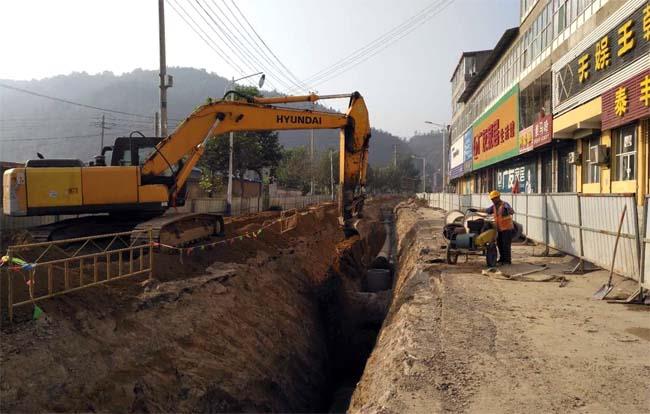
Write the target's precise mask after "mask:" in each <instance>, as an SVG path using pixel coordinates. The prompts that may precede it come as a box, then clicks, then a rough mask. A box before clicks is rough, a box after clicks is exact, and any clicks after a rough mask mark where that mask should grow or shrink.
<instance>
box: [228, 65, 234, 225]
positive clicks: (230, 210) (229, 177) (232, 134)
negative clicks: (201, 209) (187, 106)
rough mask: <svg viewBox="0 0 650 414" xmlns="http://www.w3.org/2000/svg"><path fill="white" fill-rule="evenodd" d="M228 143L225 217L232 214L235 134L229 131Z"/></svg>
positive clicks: (232, 95)
mask: <svg viewBox="0 0 650 414" xmlns="http://www.w3.org/2000/svg"><path fill="white" fill-rule="evenodd" d="M234 84H235V78H234V77H233V78H232V83H231V85H234ZM230 100H231V101H234V100H235V94H232V93H231V94H230ZM229 137H230V141H229V144H228V190H227V193H226V215H228V216H229V215H231V214H232V170H233V166H232V163H233V145H234V140H235V134H234V132H233V131H230V134H229Z"/></svg>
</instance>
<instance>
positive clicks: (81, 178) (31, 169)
mask: <svg viewBox="0 0 650 414" xmlns="http://www.w3.org/2000/svg"><path fill="white" fill-rule="evenodd" d="M230 94H235V96H237V97H238V99H236V100H227V97H228V96H229V95H230ZM335 98H349V100H350V103H349V107H348V111H347V113H345V114H341V113H330V112H320V111H312V110H306V109H296V108H291V107H282V106H276V104H290V103H299V102H315V101H318V100H322V99H335ZM297 129H340V131H341V132H340V139H339V145H340V154H341V155H340V157H339V158H340V164H339V172H340V174H339V176H340V185H339V194H338V200H339V215H340V222H341V224H342V225H343V230H344V233H345V234H346V236H350V235H353V234H356V230H355V220H356V219H357V218H360V217H361V213H362V210H363V201H364V198H365V189H364V187H365V182H366V170H367V163H368V143H369V139H370V124H369V119H368V110H367V108H366V105H365V102H364V100H363V97H362V96H361V95H360V94H359V93H358V92H354V93H352V94H343V95H325V96H318V95H315V94H311V95H306V96H286V97H274V98H260V97H251V96H247V95H243V94H241V93H239V92H237V91H229V92H228V93H226V94H225V95H224V97H223V99H222V100H218V101H215V102H210V103H207V104H205V105H202V106H200V107H198V108H197V109H196V110H195V111H194V112H193V113H192V114H191V115H189V116H188V117H187V118H186V119H185V120H184V121H183V122H182V123H181V124H180V125H179V126H178V127H177V129H176V130H175V131H174V132H173V133H172V134H171V135H169V136H168V137H166V138H164V139H156V138H146V137H140V138H138V137H133V134H132V136H131V137H128V138H127V137H122V138H118V139H116V141H115V143H114V145H113V146H112V147H105V148H103V149H102V154H101V155H99V156H97V157H95V162H93V163H90V165H84V163H83V162H81V161H80V160H76V159H47V158H46V159H34V160H29V161H27V162H26V164H25V166H24V167H20V168H13V169H9V170H7V171H5V173H4V176H3V189H4V196H3V211H4V213H5V214H7V215H10V216H39V215H53V214H54V215H66V214H77V215H85V216H82V217H78V218H73V219H67V220H62V221H59V222H56V223H53V224H51V225H45V226H40V227H37V228H34V229H32V231H31V233H32V236H33V238H34V239H35V240H38V241H43V240H60V239H67V238H72V237H82V236H85V235H91V234H102V233H111V232H117V231H128V230H131V229H144V228H152V229H153V232H154V237H155V238H156V240H157V241H158V242H160V243H163V244H168V245H173V246H181V245H187V244H188V243H192V242H195V241H197V240H201V239H205V238H207V237H210V236H211V235H215V234H221V233H223V230H224V226H223V218H222V217H221V216H220V215H217V214H206V213H175V212H174V209H173V207H174V206H180V205H182V204H183V203H184V201H185V200H184V198H185V194H184V193H185V182H186V180H187V179H188V177H189V176H190V173H191V171H192V168H193V167H195V165H196V164H197V162H198V161H199V159H200V158H201V155H202V154H203V152H204V151H205V146H206V143H207V142H208V140H209V139H211V138H213V137H215V136H218V135H221V134H224V133H227V132H230V131H277V130H297ZM108 151H110V152H111V161H110V163H108V165H107V163H106V159H105V158H106V157H105V154H106V153H107V152H108ZM99 213H103V214H99Z"/></svg>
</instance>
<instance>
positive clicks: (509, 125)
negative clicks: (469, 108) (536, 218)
mask: <svg viewBox="0 0 650 414" xmlns="http://www.w3.org/2000/svg"><path fill="white" fill-rule="evenodd" d="M472 134H473V136H472V170H473V171H475V176H476V179H475V185H474V188H475V192H481V193H485V192H489V191H491V190H493V189H494V188H496V185H497V172H498V169H497V168H496V164H497V163H500V162H502V161H504V160H508V159H511V158H513V157H517V156H518V155H519V87H518V86H514V87H513V88H512V89H510V90H509V91H508V92H507V93H506V94H505V95H504V96H503V97H502V98H501V99H500V100H499V101H497V102H496V103H495V104H494V105H493V106H492V107H491V108H490V109H488V110H487V111H486V112H485V114H483V116H481V117H480V118H479V119H477V120H476V122H475V123H474V125H473V127H472ZM477 189H478V191H477Z"/></svg>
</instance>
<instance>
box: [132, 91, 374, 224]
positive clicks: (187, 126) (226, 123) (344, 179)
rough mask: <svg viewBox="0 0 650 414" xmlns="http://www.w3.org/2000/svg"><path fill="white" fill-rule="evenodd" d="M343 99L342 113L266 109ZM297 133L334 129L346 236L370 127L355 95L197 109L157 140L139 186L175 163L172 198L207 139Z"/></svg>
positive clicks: (357, 211) (359, 198)
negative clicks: (346, 99)
mask: <svg viewBox="0 0 650 414" xmlns="http://www.w3.org/2000/svg"><path fill="white" fill-rule="evenodd" d="M341 97H349V98H350V104H349V107H348V111H347V113H346V114H340V113H329V112H320V111H311V110H303V109H294V108H283V107H276V106H272V104H281V103H294V102H315V101H317V100H320V99H328V98H341ZM297 129H339V130H340V131H341V132H340V140H339V146H340V154H341V155H340V157H339V160H340V161H339V173H340V174H339V177H340V179H339V181H340V182H339V184H340V185H339V212H340V215H341V218H342V221H343V223H344V226H345V228H346V233H348V232H352V229H353V223H352V220H353V219H354V217H355V216H356V217H360V215H361V212H362V209H363V200H364V187H365V184H366V171H367V164H368V142H369V139H370V123H369V119H368V110H367V108H366V105H365V102H364V100H363V98H362V97H361V95H360V94H359V93H358V92H355V93H353V94H351V95H330V96H317V95H306V96H289V97H279V98H247V99H246V100H243V101H241V100H240V101H226V100H220V101H216V102H212V103H208V104H205V105H203V106H200V107H199V108H197V109H196V110H195V111H194V112H193V113H192V114H191V115H190V116H189V117H188V118H187V119H185V121H183V122H182V123H181V125H179V126H178V128H177V129H176V131H174V133H172V134H171V135H170V136H169V137H167V138H166V139H164V140H163V141H161V142H160V143H159V144H158V146H157V147H156V150H155V151H154V152H153V153H152V154H151V155H150V156H149V158H148V159H147V160H146V161H145V163H144V164H143V166H142V170H141V177H142V182H143V184H144V183H146V182H147V180H148V178H150V177H157V176H159V175H161V174H162V173H163V172H164V171H165V170H167V169H169V168H171V165H174V164H176V163H177V162H178V161H180V160H184V162H183V167H182V168H181V169H180V170H179V171H177V172H176V174H175V180H174V185H173V186H172V187H171V188H170V196H171V198H174V197H175V196H176V194H177V193H178V191H179V189H180V188H181V187H182V186H183V184H184V183H185V181H186V180H187V178H188V176H189V174H190V171H191V170H192V168H193V167H194V166H195V165H196V163H197V162H198V161H199V159H200V158H201V156H202V155H203V152H204V150H205V145H206V143H207V141H208V140H209V139H210V138H212V137H215V136H218V135H222V134H225V133H228V132H231V131H280V130H297Z"/></svg>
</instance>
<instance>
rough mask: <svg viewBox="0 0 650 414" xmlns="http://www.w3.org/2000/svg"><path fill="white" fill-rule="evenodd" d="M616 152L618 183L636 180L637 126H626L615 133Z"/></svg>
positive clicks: (616, 176) (616, 177)
mask: <svg viewBox="0 0 650 414" xmlns="http://www.w3.org/2000/svg"><path fill="white" fill-rule="evenodd" d="M613 134H614V139H615V141H614V150H615V151H616V158H615V161H614V162H615V165H616V174H615V179H616V181H627V180H634V179H635V178H636V168H635V167H636V124H632V125H626V126H624V127H621V128H619V129H616V130H614V131H613Z"/></svg>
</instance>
